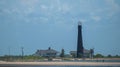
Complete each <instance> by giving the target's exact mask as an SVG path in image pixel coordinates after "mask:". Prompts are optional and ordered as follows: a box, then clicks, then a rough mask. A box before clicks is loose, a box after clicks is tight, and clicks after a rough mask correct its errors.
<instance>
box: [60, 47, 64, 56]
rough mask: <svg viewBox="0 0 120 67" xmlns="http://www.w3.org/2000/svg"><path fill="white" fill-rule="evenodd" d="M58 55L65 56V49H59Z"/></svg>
mask: <svg viewBox="0 0 120 67" xmlns="http://www.w3.org/2000/svg"><path fill="white" fill-rule="evenodd" d="M60 57H62V58H63V57H65V51H64V49H62V50H61V54H60Z"/></svg>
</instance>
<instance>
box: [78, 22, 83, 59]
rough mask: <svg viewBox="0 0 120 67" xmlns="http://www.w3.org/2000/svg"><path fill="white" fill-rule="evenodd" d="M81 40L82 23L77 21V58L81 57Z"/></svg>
mask: <svg viewBox="0 0 120 67" xmlns="http://www.w3.org/2000/svg"><path fill="white" fill-rule="evenodd" d="M83 50H84V47H83V41H82V23H81V22H80V21H79V22H78V39H77V58H82V57H83V54H84V53H83Z"/></svg>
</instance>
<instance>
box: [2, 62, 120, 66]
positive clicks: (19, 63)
mask: <svg viewBox="0 0 120 67" xmlns="http://www.w3.org/2000/svg"><path fill="white" fill-rule="evenodd" d="M0 65H75V66H77V65H80V66H120V62H3V61H0Z"/></svg>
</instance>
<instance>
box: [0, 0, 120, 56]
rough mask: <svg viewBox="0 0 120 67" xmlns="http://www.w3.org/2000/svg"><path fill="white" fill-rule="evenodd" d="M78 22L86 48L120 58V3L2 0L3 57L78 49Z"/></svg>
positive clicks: (0, 39)
mask: <svg viewBox="0 0 120 67" xmlns="http://www.w3.org/2000/svg"><path fill="white" fill-rule="evenodd" d="M78 21H81V22H82V31H83V43H84V48H86V49H90V48H95V54H96V53H101V54H104V55H108V54H112V55H116V54H118V55H120V30H119V29H120V0H0V55H6V54H8V53H9V48H10V54H11V55H20V54H21V49H20V48H21V47H22V46H23V47H24V52H25V54H26V55H28V54H33V53H34V52H35V51H36V50H37V49H47V48H48V47H49V46H51V48H53V49H55V50H58V51H60V50H61V49H62V48H64V49H65V52H66V53H69V51H71V50H76V47H77V24H78Z"/></svg>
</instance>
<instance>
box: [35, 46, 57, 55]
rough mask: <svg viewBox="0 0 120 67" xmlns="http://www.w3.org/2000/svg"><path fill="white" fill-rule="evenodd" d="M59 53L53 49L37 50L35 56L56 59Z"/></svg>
mask: <svg viewBox="0 0 120 67" xmlns="http://www.w3.org/2000/svg"><path fill="white" fill-rule="evenodd" d="M57 53H58V52H57V51H56V50H54V49H51V48H50V47H49V48H48V49H47V50H37V51H36V52H35V54H34V55H35V56H42V57H56V56H57Z"/></svg>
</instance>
